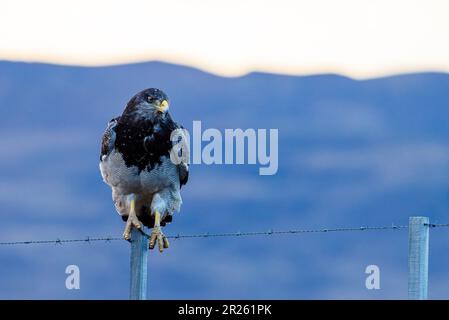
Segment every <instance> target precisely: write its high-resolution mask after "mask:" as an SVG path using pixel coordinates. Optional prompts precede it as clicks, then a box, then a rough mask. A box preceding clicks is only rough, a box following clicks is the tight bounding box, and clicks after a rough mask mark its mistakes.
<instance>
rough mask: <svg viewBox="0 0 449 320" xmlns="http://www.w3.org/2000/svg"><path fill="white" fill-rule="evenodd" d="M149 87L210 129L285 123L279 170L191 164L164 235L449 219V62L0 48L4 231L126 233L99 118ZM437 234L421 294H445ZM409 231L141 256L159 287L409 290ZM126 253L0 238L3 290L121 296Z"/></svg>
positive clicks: (197, 243) (186, 291)
mask: <svg viewBox="0 0 449 320" xmlns="http://www.w3.org/2000/svg"><path fill="white" fill-rule="evenodd" d="M147 87H158V88H161V89H163V90H164V91H166V92H167V93H168V95H169V96H170V97H171V101H172V104H171V114H172V116H173V117H174V118H175V119H176V120H177V121H178V122H180V123H182V124H183V125H184V126H185V127H187V128H191V126H192V121H193V120H201V121H202V123H203V127H204V128H207V127H214V128H218V129H220V130H222V129H224V128H255V129H257V128H278V129H279V139H280V141H279V171H278V174H277V175H275V176H271V177H260V176H259V175H258V170H257V169H258V167H256V166H248V165H243V166H238V165H233V166H206V165H194V166H192V169H191V179H190V180H189V184H188V185H187V187H186V188H185V189H184V188H183V197H184V202H185V203H184V206H183V208H182V213H181V214H180V215H177V216H175V218H174V223H173V224H172V225H170V226H169V227H168V228H167V233H175V232H180V233H191V232H207V231H211V232H212V231H239V230H240V231H249V230H268V229H271V228H273V229H288V228H302V227H304V228H308V227H322V226H326V227H332V226H360V225H385V224H387V225H389V224H391V223H393V222H394V223H401V224H406V223H407V218H408V216H410V215H417V214H420V215H427V216H430V217H431V219H432V220H433V221H440V222H449V214H448V212H449V200H448V199H449V198H448V194H449V179H448V177H449V126H448V119H449V74H442V73H420V74H406V75H397V76H392V77H386V78H379V79H373V80H366V81H356V80H352V79H349V78H346V77H342V76H338V75H316V76H297V77H295V76H283V75H274V74H265V73H250V74H248V75H246V76H243V77H238V78H223V77H218V76H215V75H212V74H208V73H205V72H202V71H199V70H196V69H193V68H189V67H185V66H178V65H172V64H166V63H161V62H148V63H141V64H132V65H123V66H111V67H101V68H81V67H67V66H54V65H46V64H27V63H18V62H7V61H3V62H0V110H2V119H1V125H0V176H1V180H0V188H1V190H2V192H0V206H1V207H2V211H3V212H4V213H3V215H4V219H3V220H2V223H1V226H0V232H1V233H2V236H1V238H2V239H28V238H39V239H41V238H44V239H45V238H56V237H61V236H67V237H71V236H85V235H104V234H114V235H118V234H121V232H122V227H123V226H122V224H121V220H120V219H119V218H118V217H117V216H116V214H115V211H114V208H113V205H112V202H111V195H110V190H109V188H108V187H107V186H106V185H105V184H104V183H103V182H102V181H101V177H100V174H99V171H98V156H99V141H100V138H101V134H102V133H103V130H104V128H105V126H106V123H107V121H108V120H110V119H111V118H112V117H114V116H117V115H119V114H120V113H121V111H122V109H123V107H124V105H125V104H126V102H127V101H128V99H129V98H130V97H131V96H132V95H133V94H134V93H135V92H137V91H139V90H141V89H143V88H147ZM447 235H448V234H447V232H446V233H444V232H443V231H441V232H437V231H435V233H432V240H431V241H432V245H433V247H432V248H431V255H432V258H431V259H432V261H431V266H432V270H431V275H432V277H431V294H430V296H431V298H449V289H448V286H447V285H446V284H445V283H447V281H449V274H448V273H447V271H446V270H448V267H449V265H448V263H449V262H448V261H447V259H445V256H446V252H447V250H448V249H449V242H448V241H447ZM406 238H407V235H406V233H404V232H397V233H395V232H383V233H375V232H372V233H362V234H340V235H323V236H317V235H307V236H301V237H292V236H286V237H273V238H272V239H266V238H257V237H256V238H246V239H245V240H240V239H237V240H227V239H216V240H204V239H203V240H185V241H184V240H183V241H175V242H174V243H173V244H172V247H171V248H170V250H168V251H167V253H166V254H165V253H164V256H160V255H158V254H154V253H152V254H151V258H150V263H152V272H153V273H151V275H150V277H151V280H150V287H155V288H157V290H155V292H154V294H153V297H155V298H231V297H232V298H405V297H406V270H407V266H406V256H407V247H406V246H407V242H406ZM98 248H100V249H98ZM25 250H28V251H25ZM98 250H100V251H98ZM127 254H128V252H127V246H126V243H114V244H110V245H105V246H104V248H103V247H93V246H87V247H86V246H85V247H81V246H79V247H76V246H75V247H64V248H63V249H61V248H54V247H48V248H44V247H39V248H38V249H23V250H22V249H21V250H13V249H9V248H8V249H5V250H3V249H2V250H1V251H0V259H1V260H2V261H4V262H5V263H2V264H1V265H0V274H2V275H3V276H0V283H1V287H2V290H1V292H0V298H9V297H11V295H13V296H15V297H20V298H48V297H53V298H55V297H64V298H126V295H127V293H126V290H127V288H128V287H127V268H128V260H127V259H128V256H127ZM42 255H44V256H45V257H50V258H48V260H46V262H42V261H43V260H42V259H43V256H42ZM36 261H40V262H39V263H36ZM34 263H36V264H34ZM70 263H77V264H80V265H81V270H82V271H81V272H82V274H83V270H85V271H84V274H85V277H86V279H88V280H84V281H86V282H84V283H85V287H84V288H85V289H84V290H81V291H80V292H77V293H72V292H67V290H65V289H64V286H63V282H61V281H63V280H61V279H63V277H64V273H63V271H61V270H63V269H61V268H63V266H65V265H67V264H70ZM368 264H378V265H379V266H380V268H381V272H382V282H381V283H382V284H381V286H382V290H380V291H378V292H375V291H367V290H366V289H365V288H364V285H363V283H364V276H365V275H364V268H365V267H366V265H368ZM83 268H84V269H83ZM61 272H62V273H61ZM24 274H25V275H26V276H25V275H24ZM55 274H56V275H59V278H58V277H57V276H55ZM6 275H7V276H6ZM30 279H31V280H30ZM82 281H83V280H82ZM88 281H90V282H88ZM17 283H20V286H17ZM100 283H101V284H103V283H108V285H106V286H103V285H99V284H100ZM267 284H269V287H270V289H269V290H266V285H267ZM41 285H42V286H44V287H45V289H41V290H37V291H34V290H33V288H35V287H38V286H41ZM82 286H83V282H82Z"/></svg>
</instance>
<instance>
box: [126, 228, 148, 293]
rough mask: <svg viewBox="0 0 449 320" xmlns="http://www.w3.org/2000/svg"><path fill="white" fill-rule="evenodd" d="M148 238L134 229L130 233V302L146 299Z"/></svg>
mask: <svg viewBox="0 0 449 320" xmlns="http://www.w3.org/2000/svg"><path fill="white" fill-rule="evenodd" d="M147 268H148V238H147V237H146V236H145V235H144V234H143V233H142V232H140V231H139V230H137V229H136V228H132V231H131V280H130V289H129V299H130V300H145V299H146V298H147V281H148V277H147Z"/></svg>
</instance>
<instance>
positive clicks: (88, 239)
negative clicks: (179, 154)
mask: <svg viewBox="0 0 449 320" xmlns="http://www.w3.org/2000/svg"><path fill="white" fill-rule="evenodd" d="M426 225H427V226H429V227H430V228H443V227H449V223H440V224H435V223H429V224H426ZM407 228H408V226H407V225H395V224H392V225H388V226H374V227H369V226H361V227H342V228H318V229H292V230H268V231H252V232H224V233H209V232H207V233H198V234H176V235H167V238H169V239H175V240H176V239H187V238H218V237H249V236H272V235H297V234H310V233H329V232H356V231H385V230H403V229H407ZM141 232H142V234H144V235H145V236H146V237H147V238H150V237H151V235H149V234H147V233H145V232H143V231H141ZM119 240H120V241H122V240H123V238H122V237H111V236H104V237H85V238H82V239H81V238H80V239H59V238H57V239H54V240H29V241H3V242H0V246H13V245H34V244H64V243H80V242H83V243H91V242H105V243H108V242H112V241H119Z"/></svg>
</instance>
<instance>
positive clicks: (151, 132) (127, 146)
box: [115, 115, 176, 172]
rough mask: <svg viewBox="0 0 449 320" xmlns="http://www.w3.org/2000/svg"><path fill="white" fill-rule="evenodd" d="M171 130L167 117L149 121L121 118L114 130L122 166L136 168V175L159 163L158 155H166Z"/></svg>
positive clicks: (172, 124) (171, 125)
mask: <svg viewBox="0 0 449 320" xmlns="http://www.w3.org/2000/svg"><path fill="white" fill-rule="evenodd" d="M175 128H176V125H175V123H174V122H173V121H172V120H171V118H170V117H169V116H168V115H166V116H164V117H163V118H162V117H159V118H153V119H145V118H136V117H130V116H122V117H121V118H120V120H119V122H118V124H117V127H116V130H115V131H116V140H115V148H116V150H117V151H118V152H120V153H121V154H122V156H123V159H124V161H125V164H126V166H128V167H131V166H136V167H138V168H139V172H140V171H142V170H144V169H145V168H148V170H150V169H152V168H154V166H155V165H156V164H160V163H161V157H162V156H169V154H170V149H171V147H172V143H171V141H170V134H171V132H172V131H173V130H174V129H175Z"/></svg>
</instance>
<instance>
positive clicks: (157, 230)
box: [150, 226, 169, 252]
mask: <svg viewBox="0 0 449 320" xmlns="http://www.w3.org/2000/svg"><path fill="white" fill-rule="evenodd" d="M156 241H157V244H158V247H159V252H162V251H164V249H167V248H168V246H169V243H168V239H167V237H166V236H165V235H164V234H163V233H162V230H161V227H159V226H154V228H153V231H151V236H150V249H154V246H155V245H156Z"/></svg>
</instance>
